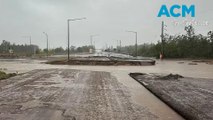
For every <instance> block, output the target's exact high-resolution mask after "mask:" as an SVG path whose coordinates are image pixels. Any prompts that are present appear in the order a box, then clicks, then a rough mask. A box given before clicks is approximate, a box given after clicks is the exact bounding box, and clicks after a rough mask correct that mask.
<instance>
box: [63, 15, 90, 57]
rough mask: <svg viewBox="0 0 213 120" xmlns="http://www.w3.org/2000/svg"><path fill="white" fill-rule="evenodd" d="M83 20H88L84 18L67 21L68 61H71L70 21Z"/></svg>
mask: <svg viewBox="0 0 213 120" xmlns="http://www.w3.org/2000/svg"><path fill="white" fill-rule="evenodd" d="M83 19H86V18H85V17H84V18H74V19H68V20H67V32H68V33H67V39H68V48H67V53H68V55H67V59H68V61H69V60H70V23H69V22H70V21H76V20H83Z"/></svg>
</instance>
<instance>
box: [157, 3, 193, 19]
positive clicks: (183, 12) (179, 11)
mask: <svg viewBox="0 0 213 120" xmlns="http://www.w3.org/2000/svg"><path fill="white" fill-rule="evenodd" d="M187 15H189V16H191V17H195V5H191V6H189V7H188V6H187V5H182V6H180V5H177V4H176V5H172V6H171V7H170V8H169V9H168V8H167V6H166V5H162V6H161V9H160V11H159V13H158V17H162V16H165V17H186V16H187Z"/></svg>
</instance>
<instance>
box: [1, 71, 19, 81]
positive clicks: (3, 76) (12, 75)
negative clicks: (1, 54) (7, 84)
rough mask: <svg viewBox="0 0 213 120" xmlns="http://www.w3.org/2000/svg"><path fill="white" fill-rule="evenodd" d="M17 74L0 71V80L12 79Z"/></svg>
mask: <svg viewBox="0 0 213 120" xmlns="http://www.w3.org/2000/svg"><path fill="white" fill-rule="evenodd" d="M16 75H17V74H16V73H9V74H7V73H5V72H3V71H0V80H3V79H7V78H10V77H14V76H16Z"/></svg>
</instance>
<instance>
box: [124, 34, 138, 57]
mask: <svg viewBox="0 0 213 120" xmlns="http://www.w3.org/2000/svg"><path fill="white" fill-rule="evenodd" d="M126 32H131V33H134V34H135V57H137V56H138V40H137V39H138V33H137V32H135V31H126Z"/></svg>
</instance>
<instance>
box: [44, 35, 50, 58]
mask: <svg viewBox="0 0 213 120" xmlns="http://www.w3.org/2000/svg"><path fill="white" fill-rule="evenodd" d="M43 33H44V35H45V36H46V39H47V57H48V52H49V41H48V34H47V33H45V32H43Z"/></svg>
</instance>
